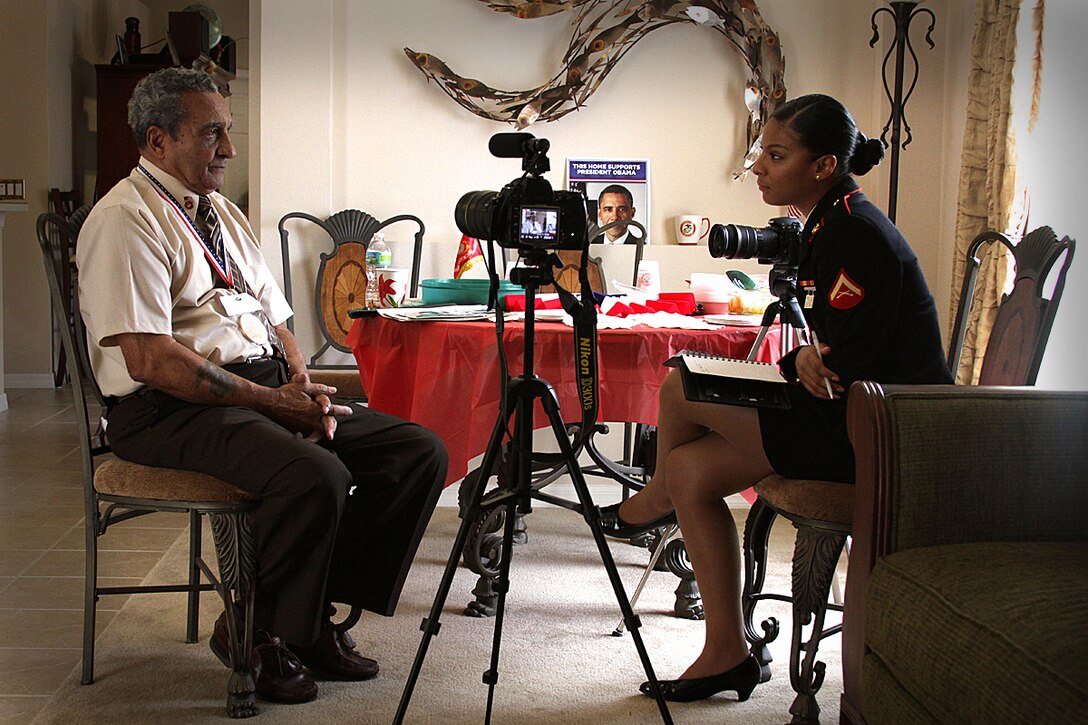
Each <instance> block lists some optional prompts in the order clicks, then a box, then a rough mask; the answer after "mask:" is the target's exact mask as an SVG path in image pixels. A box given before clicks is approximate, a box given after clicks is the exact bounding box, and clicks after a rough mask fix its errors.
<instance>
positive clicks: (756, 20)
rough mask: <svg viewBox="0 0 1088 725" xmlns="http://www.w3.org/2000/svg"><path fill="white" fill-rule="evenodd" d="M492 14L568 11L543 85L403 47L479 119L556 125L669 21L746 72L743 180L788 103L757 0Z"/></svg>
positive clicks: (590, 1)
mask: <svg viewBox="0 0 1088 725" xmlns="http://www.w3.org/2000/svg"><path fill="white" fill-rule="evenodd" d="M480 2H486V3H487V6H488V7H489V8H491V9H492V10H495V11H496V12H501V13H508V14H510V15H513V16H514V17H516V18H522V19H532V18H542V17H546V16H549V15H555V14H557V13H562V12H571V11H573V12H574V13H575V14H574V18H573V20H572V21H571V25H572V34H571V39H570V44H569V45H568V46H567V51H566V53H565V54H564V56H563V65H562V68H561V69H560V71H559V72H558V73H556V75H555V76H553V77H552V78H551V80H549V81H548V82H547V83H545V84H543V85H541V86H537V87H536V88H530V89H526V90H520V91H504V90H500V89H496V88H492V87H491V86H489V85H487V84H486V83H484V82H482V81H480V80H476V79H473V78H465V77H462V76H460V75H458V74H457V73H455V72H454V71H453V70H451V69H450V67H449V66H448V65H447V64H446V63H445V62H443V61H442V60H440V59H439V58H437V57H435V56H434V55H431V54H430V53H425V52H416V51H414V50H412V49H410V48H405V49H404V52H405V54H407V56H408V58H409V60H411V61H412V63H414V64H415V66H416V67H417V68H419V69H420V70H421V71H423V73H424V74H426V75H427V76H428V77H429V78H431V79H433V80H434V81H435V82H436V83H437V84H438V86H439V87H440V88H441V89H442V90H443V91H445V93H446V94H447V95H449V96H450V98H452V99H453V100H454V101H456V102H457V103H458V104H460V105H461V106H463V107H464V108H466V109H467V110H469V111H471V112H472V113H474V114H476V115H477V116H481V117H482V118H488V119H491V120H494V121H504V122H508V123H512V124H515V125H517V126H518V127H519V128H526V127H527V126H529V125H531V124H533V123H535V122H536V121H538V120H541V119H543V120H545V121H557V120H559V119H560V118H562V117H563V116H565V115H567V114H568V113H570V112H572V111H576V110H578V109H579V108H581V107H582V106H583V105H585V102H586V100H587V99H588V98H589V97H590V96H591V95H592V94H593V92H594V91H596V90H597V88H599V87H600V85H601V83H602V82H603V81H604V79H605V77H606V76H607V75H608V74H609V73H610V72H611V71H612V69H613V68H615V67H616V64H617V63H619V62H620V60H621V59H622V58H623V56H624V55H625V54H626V53H627V51H629V50H630V49H631V48H632V47H633V46H634V45H635V43H637V42H638V41H640V40H642V38H644V37H646V35H647V33H649V32H650V31H652V30H657V29H658V28H663V27H665V26H668V25H672V24H675V23H689V24H693V25H701V26H703V27H707V28H712V29H714V30H716V31H717V32H719V33H721V34H722V35H723V36H725V39H726V40H727V41H728V42H729V44H730V45H731V46H732V47H733V48H735V49H736V50H737V51H738V52H739V53H740V55H741V57H742V58H743V59H744V62H745V64H746V65H747V66H748V69H749V71H750V72H751V76H750V77H749V79H748V81H747V83H746V84H745V85H746V88H745V93H744V105H745V112H746V113H747V115H748V124H747V147H748V151H747V153H746V154H745V158H744V161H743V163H742V166H741V168H739V169H738V170H737V171H736V173H735V175H736V176H737V177H740V176H743V175H744V174H745V173H746V172H747V170H748V169H749V168H750V167H751V165H752V164H753V163H754V162H755V159H756V157H757V156H758V154H759V138H760V134H761V133H762V132H763V125H764V123H765V122H766V120H767V118H768V117H769V116H770V114H771V113H772V112H774V109H776V108H777V107H778V106H779V105H780V104H781V103H782V102H783V101H784V100H785V98H786V84H785V73H786V68H785V60H784V58H783V55H782V46H781V44H780V43H779V38H778V34H777V33H775V32H774V31H773V30H771V28H770V27H768V25H767V23H765V22H764V21H763V18H762V17H761V16H760V14H759V8H758V7H756V3H755V0H698V1H697V2H675V1H674V0H644V1H642V2H639V1H638V0H565V1H560V0H507V1H505V2H503V1H501V0H499V1H495V0H480Z"/></svg>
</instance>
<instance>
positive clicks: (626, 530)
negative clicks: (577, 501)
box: [597, 502, 676, 539]
mask: <svg viewBox="0 0 1088 725" xmlns="http://www.w3.org/2000/svg"><path fill="white" fill-rule="evenodd" d="M621 503H622V502H621ZM597 521H598V522H599V523H600V524H601V531H603V532H604V534H605V536H612V537H614V538H617V539H633V538H634V537H636V536H640V535H641V534H645V533H646V532H647V531H653V530H654V529H659V528H661V527H662V526H670V525H672V524H675V523H676V512H675V511H670V512H669V513H667V514H665V515H664V516H662V517H660V518H657V519H654V520H653V521H647V522H646V523H644V524H629V523H627V522H626V521H624V520H623V519H622V518H620V504H618V503H614V504H612V505H611V506H605V507H603V508H602V509H601V515H600V516H599V517H598V519H597Z"/></svg>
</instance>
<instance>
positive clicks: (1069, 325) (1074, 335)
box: [1025, 0, 1088, 390]
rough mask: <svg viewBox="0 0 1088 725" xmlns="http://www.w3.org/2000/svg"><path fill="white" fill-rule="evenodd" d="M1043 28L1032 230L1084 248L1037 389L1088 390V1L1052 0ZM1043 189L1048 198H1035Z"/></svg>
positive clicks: (1031, 178) (1032, 160)
mask: <svg viewBox="0 0 1088 725" xmlns="http://www.w3.org/2000/svg"><path fill="white" fill-rule="evenodd" d="M1025 4H1027V3H1025ZM1044 27H1045V32H1044V39H1043V43H1044V48H1045V51H1044V52H1045V61H1044V64H1043V94H1042V105H1041V108H1040V113H1039V120H1038V125H1037V126H1036V127H1035V130H1034V133H1033V134H1032V139H1031V143H1032V145H1031V147H1030V150H1029V161H1028V163H1027V164H1026V167H1027V173H1028V184H1029V185H1030V186H1031V188H1032V189H1033V193H1032V202H1031V204H1032V206H1031V218H1030V224H1029V225H1030V226H1032V227H1036V226H1039V225H1041V224H1047V225H1049V226H1051V227H1052V228H1053V229H1054V230H1055V231H1056V232H1057V234H1058V237H1059V238H1061V237H1063V236H1066V235H1068V236H1070V237H1072V238H1074V239H1077V241H1078V243H1079V244H1080V248H1079V249H1078V250H1077V252H1076V255H1075V256H1074V258H1073V264H1072V266H1071V267H1070V270H1069V277H1068V280H1067V281H1066V286H1065V295H1064V297H1063V298H1062V301H1061V305H1060V306H1059V307H1058V316H1057V319H1056V320H1055V321H1054V329H1053V332H1052V333H1051V336H1050V343H1049V344H1048V346H1047V352H1046V357H1044V358H1043V367H1042V369H1041V370H1040V371H1039V380H1038V381H1037V385H1039V386H1040V387H1052V388H1065V389H1072V390H1084V389H1088V377H1086V376H1085V374H1084V361H1085V352H1088V346H1086V345H1085V336H1086V335H1088V324H1086V322H1085V319H1086V316H1085V312H1086V310H1088V219H1086V217H1085V211H1084V206H1085V205H1084V193H1083V189H1084V183H1083V181H1082V179H1081V177H1082V175H1083V172H1084V169H1086V168H1088V151H1086V147H1085V143H1084V132H1083V119H1084V118H1085V114H1086V113H1088V93H1086V92H1085V90H1084V69H1085V68H1088V50H1086V49H1085V46H1084V34H1085V32H1088V5H1086V4H1085V3H1084V2H1083V0H1047V3H1046V20H1045V26H1044ZM1037 189H1041V190H1043V191H1042V193H1035V190H1037Z"/></svg>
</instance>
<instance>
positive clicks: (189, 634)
mask: <svg viewBox="0 0 1088 725" xmlns="http://www.w3.org/2000/svg"><path fill="white" fill-rule="evenodd" d="M89 211H90V206H84V207H81V208H79V209H78V210H76V211H75V212H74V213H73V214H72V215H71V217H70V218H68V219H65V218H64V217H63V216H61V215H59V214H56V213H54V212H47V213H45V214H42V215H41V216H39V217H38V222H37V235H38V243H39V245H40V246H41V250H42V255H43V261H44V263H45V273H46V277H47V279H48V281H49V291H50V294H51V296H52V301H53V306H54V307H53V309H54V315H55V317H56V323H57V326H58V327H59V329H60V332H61V343H62V345H63V347H64V351H65V353H66V357H67V365H68V375H69V377H70V378H71V385H72V397H73V400H74V403H75V409H76V416H77V423H78V425H79V433H80V437H79V448H80V457H81V459H82V463H83V466H82V468H83V501H84V525H85V529H86V554H85V556H86V559H85V563H86V578H85V590H84V604H83V670H82V676H81V678H80V682H81V683H82V684H84V685H89V684H91V683H92V682H93V681H94V643H95V611H96V607H97V603H98V598H99V597H101V596H105V595H111V594H142V593H160V592H186V593H187V594H188V617H187V620H186V634H185V641H186V642H190V643H191V642H196V641H197V619H198V615H199V606H200V592H202V591H207V590H212V589H214V590H215V591H216V592H218V594H219V595H220V597H222V599H223V603H224V607H225V609H226V612H227V613H228V618H227V621H228V630H229V633H230V659H231V674H230V677H229V680H228V683H227V713H228V714H229V715H230V716H231V717H249V716H251V715H256V714H257V707H256V704H255V699H254V681H253V678H252V676H251V673H250V668H249V664H250V654H251V650H252V643H253V595H254V578H255V576H256V559H255V553H256V548H255V544H254V541H253V537H252V535H251V533H250V527H249V514H250V512H251V511H253V509H255V508H256V506H257V504H258V501H256V500H254V499H252V498H251V497H250V496H249V494H248V493H247V492H245V491H243V490H241V489H239V488H235V487H234V486H232V485H230V484H228V483H225V482H223V481H220V480H219V479H217V478H213V477H211V476H207V475H204V474H201V473H194V472H192V471H182V470H176V469H171V468H152V467H148V466H142V465H138V464H135V463H130V462H128V461H122V460H120V459H118V458H115V457H113V456H112V455H111V454H110V447H109V443H108V441H107V439H106V433H105V430H104V425H103V422H102V421H103V419H104V417H105V413H106V406H107V401H106V400H105V399H104V398H103V396H102V393H101V391H100V390H99V389H98V386H97V385H96V384H95V382H94V377H93V375H92V373H91V367H90V362H89V359H88V356H87V345H86V337H85V334H86V333H85V330H84V327H83V322H82V320H81V318H80V315H79V301H78V291H77V288H76V287H73V288H72V293H71V295H68V294H65V292H64V287H63V285H62V282H61V280H62V279H63V276H64V275H65V274H68V273H69V265H68V261H67V256H66V254H65V252H66V251H67V249H68V247H69V245H72V244H74V240H75V238H76V236H77V235H78V234H79V230H80V227H81V226H82V224H83V222H84V220H86V218H87V214H88V213H89ZM91 416H93V417H94V418H95V419H97V424H96V425H95V426H93V427H92V424H91ZM156 512H175V513H186V514H188V516H189V562H188V581H187V582H186V583H181V584H163V585H142V586H116V587H107V586H101V585H100V584H99V581H98V540H99V539H100V538H101V537H103V536H105V535H106V534H107V531H109V530H110V528H111V527H112V526H113V525H115V524H118V523H121V522H123V521H127V520H129V519H132V518H135V517H138V516H144V515H147V514H151V513H156ZM204 514H207V515H208V518H209V519H210V520H211V525H212V533H213V538H214V540H215V551H216V559H217V562H218V576H217V575H216V574H215V573H214V572H213V571H212V569H211V568H210V567H209V566H208V564H207V563H206V562H205V561H204V558H203V557H202V555H201V517H202V515H204ZM201 573H203V575H204V576H205V577H206V578H207V580H208V581H207V582H202V581H201Z"/></svg>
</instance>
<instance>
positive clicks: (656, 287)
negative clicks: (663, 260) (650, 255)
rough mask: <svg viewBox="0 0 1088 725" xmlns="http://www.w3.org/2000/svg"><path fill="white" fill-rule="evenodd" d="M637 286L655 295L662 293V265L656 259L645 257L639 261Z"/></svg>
mask: <svg viewBox="0 0 1088 725" xmlns="http://www.w3.org/2000/svg"><path fill="white" fill-rule="evenodd" d="M635 286H636V287H638V288H639V290H640V291H642V292H645V293H646V294H648V295H651V296H653V297H656V296H657V295H659V294H661V265H659V264H658V263H657V260H656V259H643V260H642V261H641V262H639V263H638V284H637V285H635Z"/></svg>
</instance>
